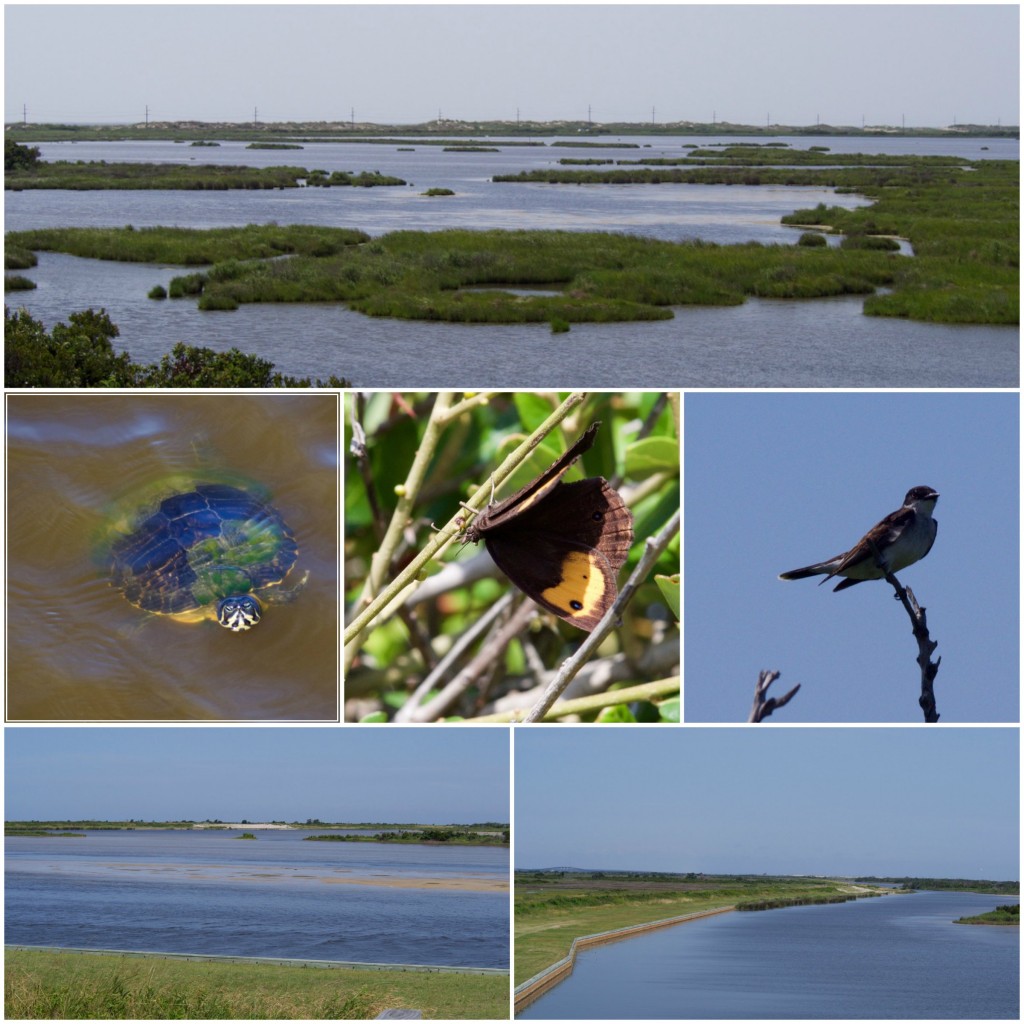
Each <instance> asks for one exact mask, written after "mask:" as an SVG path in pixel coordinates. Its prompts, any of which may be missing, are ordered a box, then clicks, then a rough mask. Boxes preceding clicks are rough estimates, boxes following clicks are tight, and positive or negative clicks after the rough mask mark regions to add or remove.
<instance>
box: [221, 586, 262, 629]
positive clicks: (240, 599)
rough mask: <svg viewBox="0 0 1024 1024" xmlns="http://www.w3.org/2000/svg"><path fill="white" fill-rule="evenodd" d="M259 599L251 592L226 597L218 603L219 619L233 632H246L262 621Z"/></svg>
mask: <svg viewBox="0 0 1024 1024" xmlns="http://www.w3.org/2000/svg"><path fill="white" fill-rule="evenodd" d="M261 612H262V609H261V608H260V603H259V601H257V600H256V598H255V597H253V596H252V595H251V594H242V595H241V596H237V597H225V598H224V599H223V600H222V601H221V602H220V603H219V604H218V605H217V621H218V622H219V623H220V624H221V625H222V626H223V627H224V628H225V629H230V630H231V632H232V633H244V632H245V631H246V630H247V629H252V627H253V626H255V625H256V623H257V622H259V621H260V614H261Z"/></svg>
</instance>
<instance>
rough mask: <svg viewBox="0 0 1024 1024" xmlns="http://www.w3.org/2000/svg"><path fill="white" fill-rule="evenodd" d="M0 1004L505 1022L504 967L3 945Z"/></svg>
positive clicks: (39, 1010)
mask: <svg viewBox="0 0 1024 1024" xmlns="http://www.w3.org/2000/svg"><path fill="white" fill-rule="evenodd" d="M4 962H5V972H4V1009H5V1014H6V1016H7V1018H8V1019H12V1020H13V1019H20V1020H28V1019H34V1020H71V1019H93V1020H111V1019H113V1020H266V1019H278V1020H368V1019H372V1018H374V1017H376V1016H377V1015H378V1014H380V1013H381V1012H382V1011H384V1010H386V1009H395V1008H402V1007H404V1008H408V1009H416V1010H420V1011H422V1013H423V1016H424V1018H426V1019H428V1020H430V1019H434V1020H507V1019H508V976H507V975H505V974H498V973H495V974H473V973H471V972H466V973H427V972H425V971H415V970H394V971H390V970H360V969H358V968H356V969H340V970H330V969H323V970H316V969H309V968H306V967H304V966H302V965H301V964H296V965H281V964H270V963H222V962H216V961H212V960H211V961H207V962H203V961H200V962H194V961H189V962H186V961H183V960H175V959H161V958H159V957H125V956H114V955H107V954H93V953H88V954H82V953H70V952H59V951H52V950H26V949H8V950H6V952H5V957H4Z"/></svg>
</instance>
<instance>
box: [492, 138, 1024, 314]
mask: <svg viewBox="0 0 1024 1024" xmlns="http://www.w3.org/2000/svg"><path fill="white" fill-rule="evenodd" d="M697 152H698V153H700V154H707V155H708V156H707V159H699V160H695V161H691V158H690V157H687V158H681V159H680V161H679V162H680V163H691V162H694V163H699V164H700V165H701V166H690V167H685V168H684V167H679V166H654V167H652V166H644V167H641V166H638V165H639V164H641V163H648V164H651V163H656V162H655V161H637V162H636V163H635V164H634V165H632V166H629V167H626V166H624V165H623V162H622V161H619V163H618V166H617V169H616V170H613V171H598V170H587V171H572V170H545V171H529V172H523V173H521V174H517V175H496V176H495V178H494V180H495V181H514V182H524V181H527V182H529V181H532V182H543V183H549V184H576V185H586V184H613V185H614V184H652V185H653V184H671V183H687V184H738V185H804V186H808V185H809V186H820V187H831V188H836V190H837V191H839V192H854V193H857V194H861V195H864V196H867V197H868V198H869V199H872V200H873V203H872V205H870V206H867V207H861V208H858V209H854V210H846V209H841V208H839V207H829V206H826V205H825V204H823V203H822V204H819V205H818V206H816V207H814V208H813V209H810V210H800V211H796V212H794V213H792V214H789V215H787V216H784V217H783V218H782V222H783V223H784V224H790V225H792V226H794V227H809V226H814V227H817V228H819V229H821V230H824V231H828V232H830V233H838V234H843V235H845V236H846V237H845V238H844V240H843V243H842V247H843V248H844V249H845V250H851V249H855V248H863V247H865V246H867V245H871V244H873V241H874V240H877V239H880V238H887V237H893V236H895V237H900V238H905V239H907V240H908V241H909V242H910V244H911V246H912V247H913V251H914V256H913V257H912V258H901V259H899V260H898V261H897V262H896V264H895V267H894V268H893V274H892V279H891V281H890V282H887V283H888V284H889V285H890V286H891V289H892V291H891V293H889V294H885V295H874V294H872V295H871V297H870V298H868V299H867V301H866V302H865V303H864V312H865V313H866V314H867V315H874V316H896V317H907V318H909V319H913V320H923V321H932V322H938V323H974V324H1016V323H1019V322H1020V304H1019V280H1018V278H1019V273H1018V268H1019V260H1020V247H1019V239H1018V236H1019V225H1020V202H1019V187H1020V163H1019V161H1007V160H993V161H987V160H982V161H976V162H967V161H963V160H959V159H956V158H952V157H891V156H890V157H882V156H879V157H875V156H872V155H866V154H854V155H852V156H849V155H841V156H840V155H831V154H828V153H823V152H820V151H814V152H811V151H793V150H789V149H783V148H775V147H758V148H756V149H755V148H753V147H749V146H744V147H732V148H726V149H723V150H722V152H721V153H718V152H716V151H714V150H699V151H697ZM709 160H710V161H711V164H709ZM657 163H661V164H665V163H668V161H658V162H657ZM671 163H672V164H675V163H676V161H674V160H673V161H671ZM779 164H785V165H786V166H778V165H779ZM815 164H818V165H820V164H830V165H832V166H828V167H815V166H813V165H815ZM791 165H799V166H791ZM804 165H812V166H804ZM836 165H841V166H836ZM728 248H729V249H733V248H736V247H734V246H729V247H728ZM765 248H766V249H767V248H771V247H765ZM755 294H756V293H755ZM794 297H800V296H794Z"/></svg>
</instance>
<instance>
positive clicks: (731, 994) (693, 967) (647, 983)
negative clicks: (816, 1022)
mask: <svg viewBox="0 0 1024 1024" xmlns="http://www.w3.org/2000/svg"><path fill="white" fill-rule="evenodd" d="M1014 899H1015V897H1014ZM1008 900H1011V898H1010V897H998V896H981V895H975V894H972V893H941V892H927V893H918V894H913V895H900V896H887V897H882V898H878V899H864V900H858V901H856V902H854V903H843V904H837V905H834V906H824V907H791V908H786V909H783V910H771V911H764V912H757V913H734V914H722V915H720V916H718V917H709V918H705V919H702V920H699V921H693V922H689V923H687V924H683V925H680V926H678V927H676V928H666V929H665V930H664V931H659V932H651V933H649V934H647V935H643V936H640V937H637V938H635V939H629V940H627V941H624V942H618V943H614V944H613V945H610V946H602V947H598V948H596V949H592V950H587V951H585V952H584V953H582V954H581V955H580V956H579V957H578V959H577V961H576V966H575V969H574V970H573V973H572V974H571V975H570V976H569V978H568V979H567V980H566V981H564V982H562V983H561V984H559V985H556V986H555V988H553V989H552V990H551V991H550V992H549V993H548V994H547V995H545V996H542V997H541V998H540V999H539V1000H537V1002H535V1003H533V1004H532V1005H531V1006H530V1007H529V1008H528V1009H526V1010H525V1011H523V1012H522V1013H521V1014H519V1016H520V1017H522V1018H532V1019H553V1020H554V1019H558V1020H564V1019H567V1020H587V1019H589V1020H601V1019H615V1018H622V1019H639V1020H655V1019H657V1020H666V1019H683V1020H686V1019H711V1020H722V1019H740V1020H743V1019H789V1020H806V1019H815V1018H833V1019H836V1018H838V1019H844V1018H845V1019H890V1020H891V1019H935V1020H941V1019H949V1018H956V1019H965V1018H973V1019H1004V1018H1008V1019H1017V1018H1018V1016H1019V1013H1018V1010H1019V996H1018V985H1019V948H1020V939H1019V929H1017V928H996V927H969V926H966V925H954V924H952V923H951V922H952V921H953V920H954V919H956V918H958V917H961V916H963V915H970V914H978V913H982V912H984V911H988V910H992V909H994V908H995V907H996V906H998V905H999V904H1000V903H1005V902H1007V901H1008Z"/></svg>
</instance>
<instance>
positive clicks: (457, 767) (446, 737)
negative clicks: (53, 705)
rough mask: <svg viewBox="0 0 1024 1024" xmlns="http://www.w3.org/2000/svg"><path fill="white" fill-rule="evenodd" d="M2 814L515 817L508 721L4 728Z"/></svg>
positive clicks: (44, 817) (23, 817) (461, 820)
mask: <svg viewBox="0 0 1024 1024" xmlns="http://www.w3.org/2000/svg"><path fill="white" fill-rule="evenodd" d="M4 740H5V747H6V750H5V760H4V764H5V774H4V787H5V789H4V792H5V816H6V818H7V820H9V821H32V820H35V821H51V820H56V819H62V818H71V819H83V818H89V819H99V820H106V821H121V820H127V819H131V818H135V819H141V820H145V821H176V820H186V821H188V820H192V821H204V820H206V819H207V818H212V819H220V820H221V821H242V820H247V821H305V820H306V819H307V818H319V819H320V820H321V821H350V822H363V821H367V822H394V823H398V822H416V823H424V824H472V823H474V822H484V821H495V822H501V823H504V822H507V821H509V795H508V791H509V737H508V732H507V730H506V729H504V728H497V729H488V728H484V727H480V728H476V729H439V728H436V727H427V728H422V729H419V728H403V729H376V728H373V727H372V726H366V727H363V728H360V729H355V728H351V729H345V728H339V727H338V726H334V727H329V728H287V727H276V726H275V727H268V728H206V727H201V726H192V727H190V728H146V727H134V728H16V727H8V728H7V729H5V730H4Z"/></svg>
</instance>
